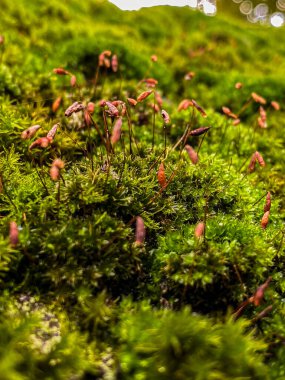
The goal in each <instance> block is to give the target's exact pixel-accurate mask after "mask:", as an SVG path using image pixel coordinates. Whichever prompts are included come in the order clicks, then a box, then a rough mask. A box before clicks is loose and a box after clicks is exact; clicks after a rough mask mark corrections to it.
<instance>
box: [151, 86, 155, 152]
mask: <svg viewBox="0 0 285 380" xmlns="http://www.w3.org/2000/svg"><path fill="white" fill-rule="evenodd" d="M154 135H155V92H153V115H152V150H153V149H154Z"/></svg>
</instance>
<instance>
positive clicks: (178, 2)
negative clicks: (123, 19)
mask: <svg viewBox="0 0 285 380" xmlns="http://www.w3.org/2000/svg"><path fill="white" fill-rule="evenodd" d="M109 1H110V2H111V3H113V4H115V5H116V6H117V7H119V8H121V9H122V10H124V11H133V10H138V9H141V8H145V7H153V6H156V5H173V6H176V7H184V6H189V7H192V8H196V7H197V3H198V2H197V0H109Z"/></svg>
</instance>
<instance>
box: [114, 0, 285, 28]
mask: <svg viewBox="0 0 285 380" xmlns="http://www.w3.org/2000/svg"><path fill="white" fill-rule="evenodd" d="M110 1H111V3H113V4H115V5H117V6H118V7H120V8H121V9H123V10H138V9H140V8H142V7H151V6H157V5H173V6H189V7H191V8H194V9H195V8H196V9H200V10H201V11H202V12H204V13H205V14H206V15H209V16H213V15H215V14H216V13H217V11H218V12H226V13H232V14H234V15H236V16H237V17H245V18H246V19H247V20H248V21H249V22H252V23H260V24H267V25H272V26H274V27H280V26H282V25H283V24H284V13H283V12H284V11H285V0H277V1H276V0H265V1H263V2H260V1H258V0H176V1H174V0H136V1H130V0H110Z"/></svg>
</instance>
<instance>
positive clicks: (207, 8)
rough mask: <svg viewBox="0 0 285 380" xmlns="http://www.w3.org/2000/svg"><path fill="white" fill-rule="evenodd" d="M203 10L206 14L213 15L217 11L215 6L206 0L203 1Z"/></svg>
mask: <svg viewBox="0 0 285 380" xmlns="http://www.w3.org/2000/svg"><path fill="white" fill-rule="evenodd" d="M202 4H203V11H204V13H206V15H211V16H212V15H215V14H216V12H217V7H216V5H215V4H213V3H211V2H210V1H208V0H205V1H203V3H202Z"/></svg>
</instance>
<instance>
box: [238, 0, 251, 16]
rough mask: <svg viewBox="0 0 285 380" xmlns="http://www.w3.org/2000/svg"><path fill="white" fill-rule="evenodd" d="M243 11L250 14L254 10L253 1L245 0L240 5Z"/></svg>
mask: <svg viewBox="0 0 285 380" xmlns="http://www.w3.org/2000/svg"><path fill="white" fill-rule="evenodd" d="M239 9H240V11H241V13H243V14H244V15H248V14H250V13H251V11H252V2H251V1H249V0H246V1H243V2H242V3H241V5H240V7H239Z"/></svg>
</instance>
